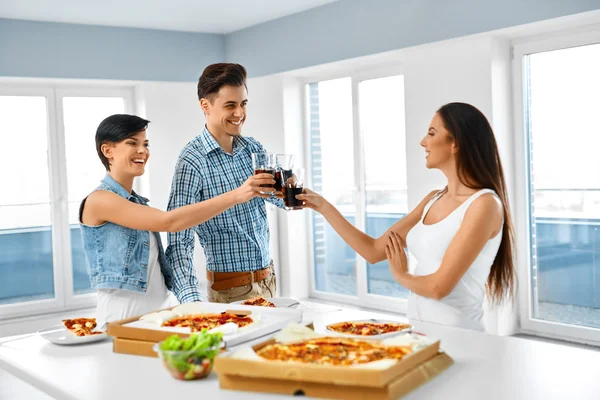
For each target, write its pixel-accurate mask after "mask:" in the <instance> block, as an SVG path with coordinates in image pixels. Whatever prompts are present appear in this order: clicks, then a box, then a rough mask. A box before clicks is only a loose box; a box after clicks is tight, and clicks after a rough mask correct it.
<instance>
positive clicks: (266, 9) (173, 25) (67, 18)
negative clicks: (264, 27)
mask: <svg viewBox="0 0 600 400" xmlns="http://www.w3.org/2000/svg"><path fill="white" fill-rule="evenodd" d="M335 1H339V0H226V1H219V0H0V18H13V19H26V20H34V21H50V22H67V23H74V24H89V25H108V26H123V27H132V28H149V29H165V30H175V31H189V32H207V33H230V32H234V31H237V30H240V29H243V28H247V27H249V26H252V25H257V24H260V23H263V22H266V21H270V20H273V19H276V18H280V17H283V16H286V15H291V14H296V13H298V12H301V11H304V10H308V9H310V8H314V7H319V6H321V5H323V4H327V3H333V2H335Z"/></svg>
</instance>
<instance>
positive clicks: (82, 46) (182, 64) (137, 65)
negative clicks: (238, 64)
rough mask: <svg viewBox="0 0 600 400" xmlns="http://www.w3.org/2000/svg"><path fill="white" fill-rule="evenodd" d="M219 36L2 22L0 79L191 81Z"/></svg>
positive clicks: (215, 58)
mask: <svg viewBox="0 0 600 400" xmlns="http://www.w3.org/2000/svg"><path fill="white" fill-rule="evenodd" d="M224 59H225V38H224V36H223V35H215V34H204V33H187V32H171V31H160V30H151V29H132V28H115V27H105V26H92V25H76V24H59V23H50V22H34V21H20V20H10V19H0V76H17V77H40V78H76V79H117V80H146V81H180V82H194V81H197V80H198V77H199V76H200V74H201V73H202V70H203V69H204V67H206V65H208V64H212V63H215V62H220V61H223V60H224Z"/></svg>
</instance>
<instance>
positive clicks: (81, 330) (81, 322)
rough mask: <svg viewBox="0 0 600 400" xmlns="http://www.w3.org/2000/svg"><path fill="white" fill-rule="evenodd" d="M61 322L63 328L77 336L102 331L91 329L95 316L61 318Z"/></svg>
mask: <svg viewBox="0 0 600 400" xmlns="http://www.w3.org/2000/svg"><path fill="white" fill-rule="evenodd" d="M62 322H63V324H64V325H65V328H67V329H68V330H69V331H70V332H72V333H74V334H75V335H77V336H92V335H99V334H101V333H104V332H100V331H94V330H93V329H94V328H95V327H96V318H74V319H63V320H62Z"/></svg>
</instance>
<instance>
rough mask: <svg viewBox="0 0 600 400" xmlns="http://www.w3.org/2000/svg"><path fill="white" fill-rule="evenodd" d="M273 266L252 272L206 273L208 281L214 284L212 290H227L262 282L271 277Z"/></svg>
mask: <svg viewBox="0 0 600 400" xmlns="http://www.w3.org/2000/svg"><path fill="white" fill-rule="evenodd" d="M272 271H273V264H271V265H269V266H268V267H266V268H263V269H259V270H256V271H252V272H250V271H249V272H214V271H208V270H207V271H206V279H208V281H209V282H212V284H211V286H210V288H211V289H212V290H217V291H218V290H227V289H233V288H236V287H239V286H245V285H249V284H251V283H252V282H260V281H262V280H264V279H267V278H268V277H269V276H271V273H272Z"/></svg>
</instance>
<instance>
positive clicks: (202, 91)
mask: <svg viewBox="0 0 600 400" xmlns="http://www.w3.org/2000/svg"><path fill="white" fill-rule="evenodd" d="M246 75H247V74H246V68H244V67H243V66H241V65H240V64H231V63H218V64H211V65H209V66H208V67H206V68H205V69H204V72H202V75H200V79H198V100H201V99H203V98H204V99H207V100H208V101H210V102H211V104H212V102H213V101H214V99H215V95H216V94H217V93H219V90H221V88H222V87H223V86H234V87H238V86H242V85H243V86H246ZM246 89H248V87H247V86H246Z"/></svg>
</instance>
